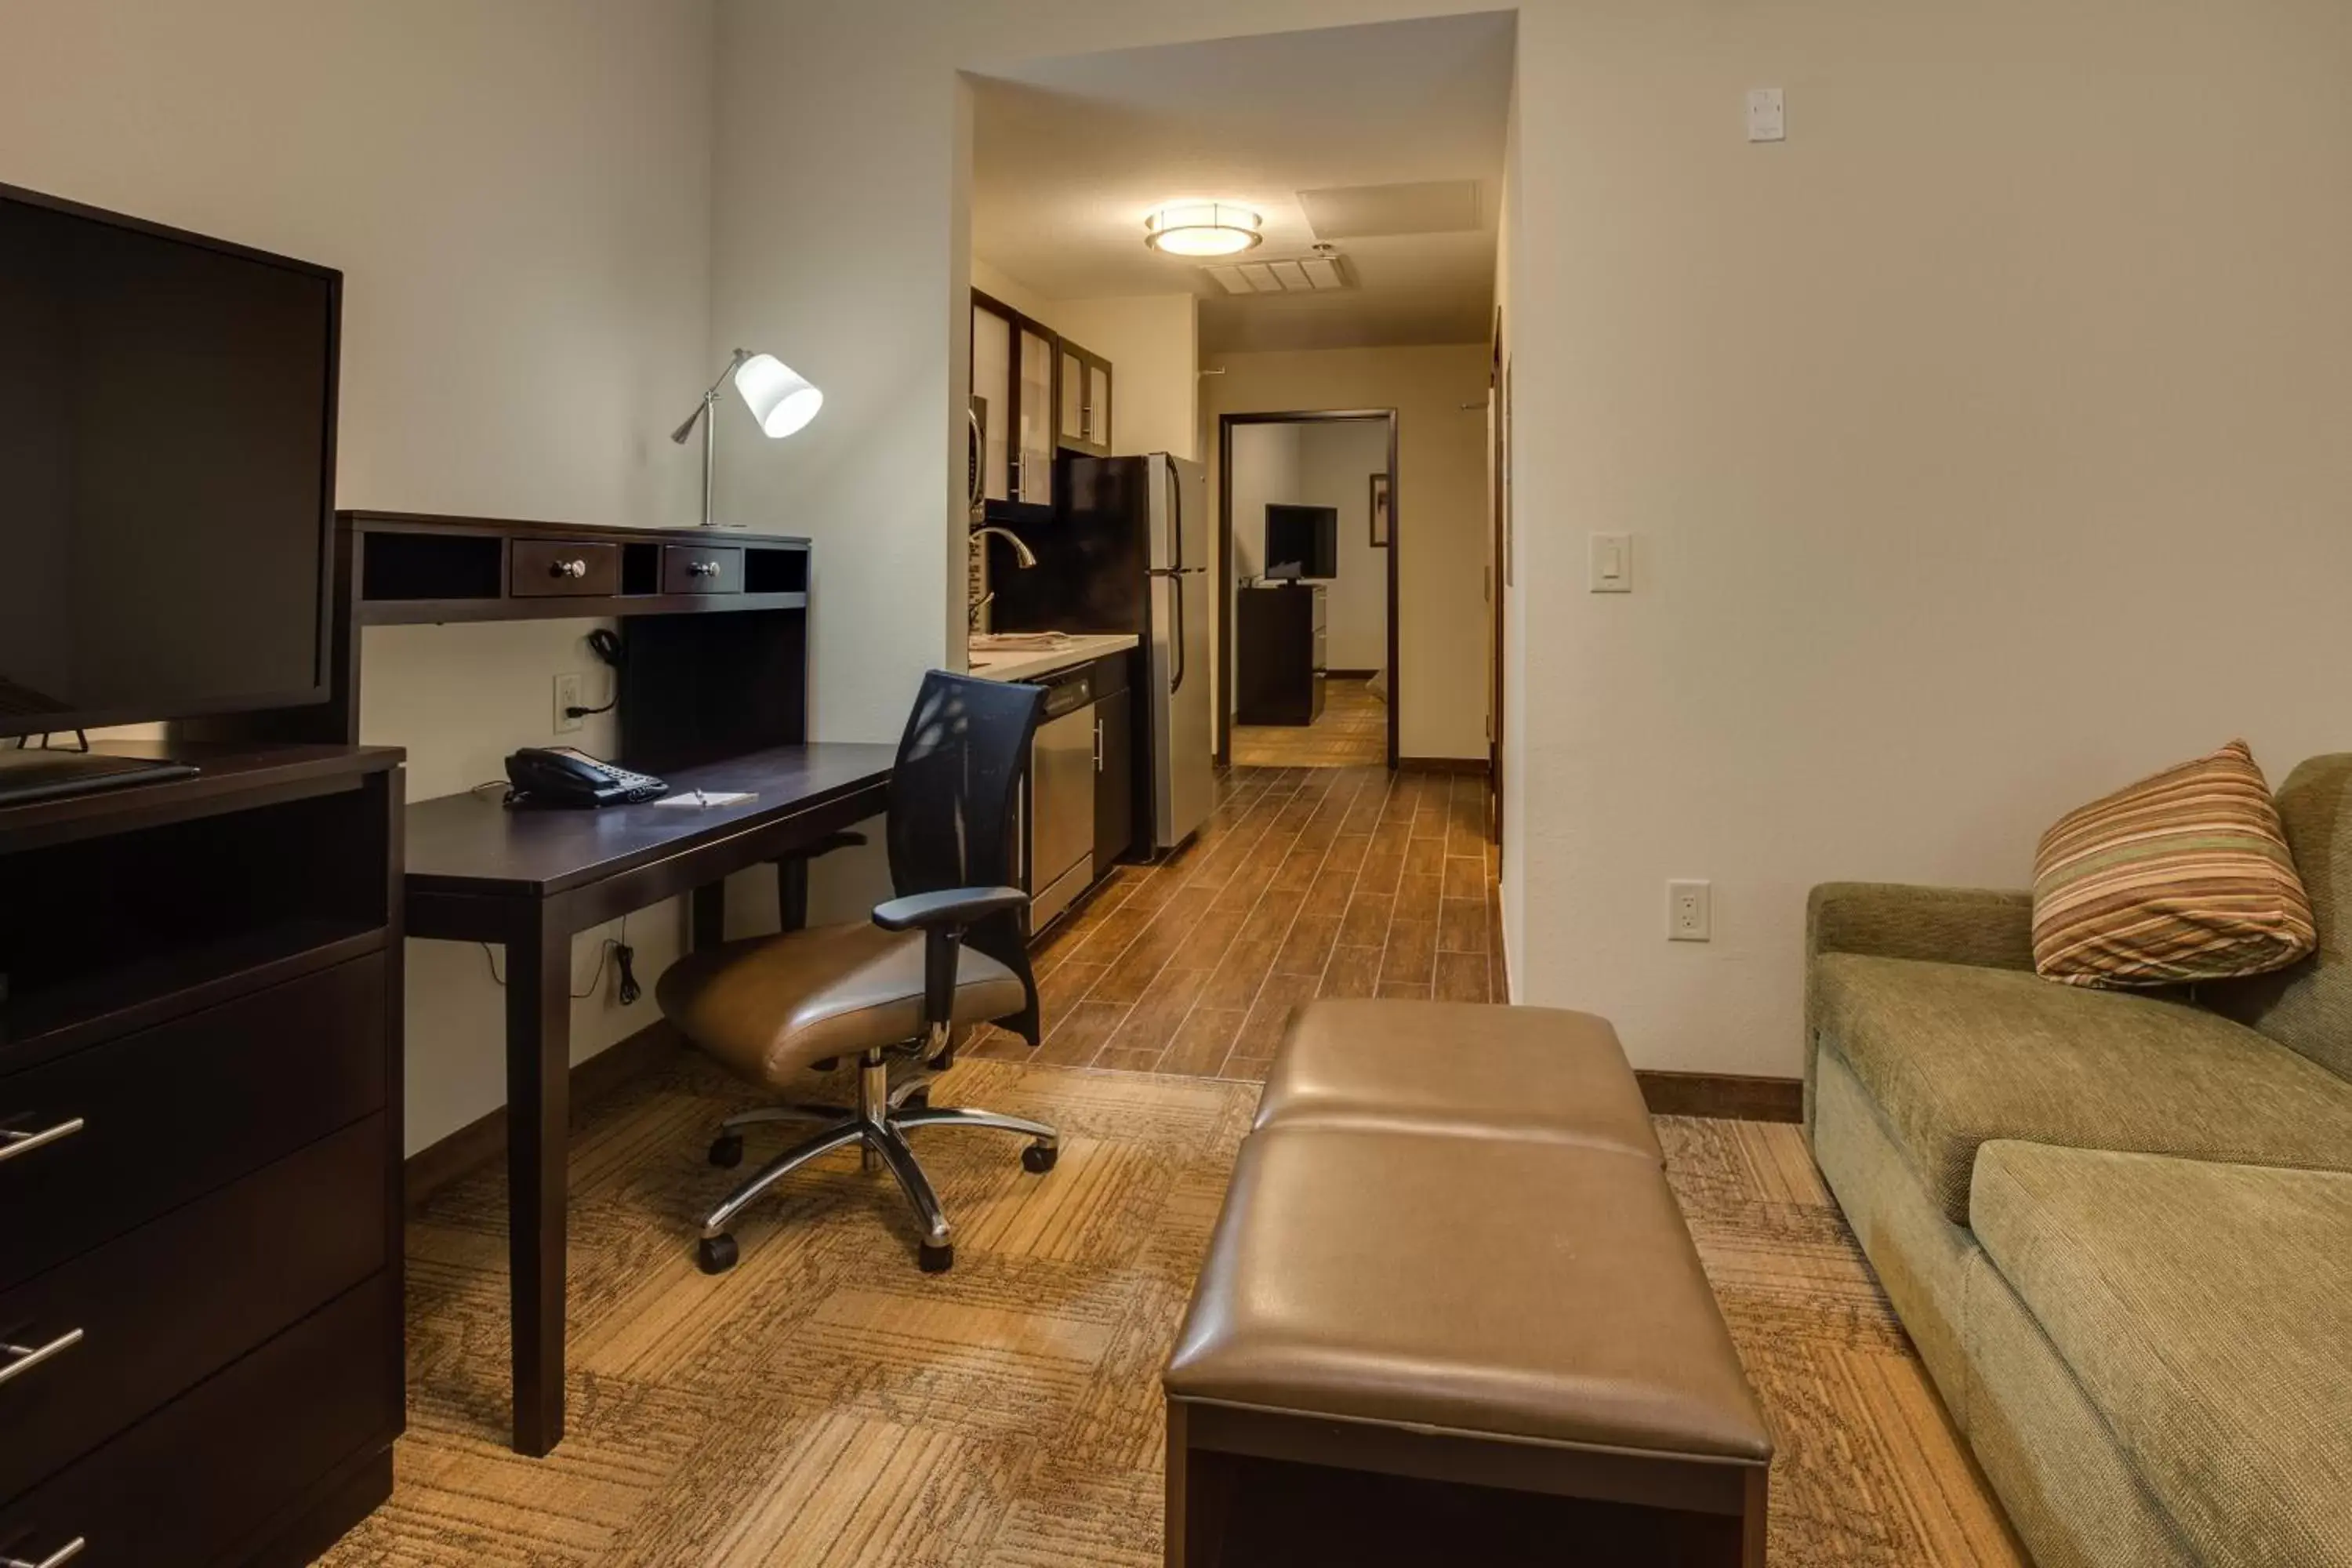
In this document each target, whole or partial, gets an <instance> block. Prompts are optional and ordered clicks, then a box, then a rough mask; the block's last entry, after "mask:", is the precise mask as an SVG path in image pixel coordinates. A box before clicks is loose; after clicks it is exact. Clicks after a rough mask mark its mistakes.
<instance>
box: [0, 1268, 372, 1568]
mask: <svg viewBox="0 0 2352 1568" xmlns="http://www.w3.org/2000/svg"><path fill="white" fill-rule="evenodd" d="M393 1280H394V1276H392V1275H390V1274H383V1275H379V1276H378V1277H376V1278H375V1279H372V1280H370V1281H369V1282H367V1283H366V1284H364V1285H362V1286H360V1287H359V1288H358V1289H354V1290H352V1291H349V1292H346V1293H345V1294H344V1295H342V1296H341V1297H338V1298H337V1299H336V1300H334V1301H332V1302H331V1303H330V1304H329V1305H328V1306H326V1307H324V1308H322V1309H321V1310H319V1311H318V1312H316V1313H314V1314H312V1315H311V1316H310V1317H309V1318H306V1319H304V1320H303V1321H301V1322H300V1323H299V1324H297V1325H296V1326H295V1327H293V1328H291V1329H289V1330H288V1331H286V1332H285V1333H283V1334H280V1335H278V1337H277V1338H276V1339H274V1340H272V1341H270V1342H268V1344H266V1345H264V1346H262V1347H261V1348H260V1349H258V1350H257V1351H255V1352H253V1353H252V1354H250V1355H248V1356H247V1357H245V1358H244V1359H243V1360H241V1361H239V1362H236V1363H235V1364H233V1365H231V1366H229V1367H227V1368H226V1369H225V1370H224V1371H222V1372H220V1373H216V1374H215V1375H214V1376H213V1377H211V1378H209V1379H207V1380H206V1381H205V1382H204V1383H202V1384H198V1385H197V1386H196V1387H195V1388H194V1389H192V1390H190V1391H189V1392H188V1393H186V1394H183V1395H182V1396H181V1397H180V1398H178V1399H176V1400H173V1402H172V1403H171V1404H169V1405H165V1406H163V1409H161V1410H159V1411H157V1412H156V1413H155V1414H154V1415H151V1416H149V1417H148V1418H147V1419H146V1420H145V1421H142V1422H141V1423H140V1424H139V1425H138V1426H133V1427H131V1429H130V1430H128V1431H126V1432H124V1433H123V1434H121V1436H118V1437H116V1438H114V1439H113V1440H112V1441H110V1442H109V1443H108V1444H106V1446H105V1447H101V1448H100V1449H98V1450H97V1451H96V1452H94V1453H92V1454H91V1455H89V1458H84V1459H81V1460H79V1461H78V1462H77V1463H75V1464H74V1465H72V1466H71V1467H70V1468H68V1469H66V1470H64V1471H62V1472H61V1473H59V1474H58V1476H57V1477H56V1479H52V1480H49V1481H46V1482H44V1483H42V1485H40V1486H39V1487H37V1488H36V1489H34V1490H32V1491H30V1492H27V1493H26V1494H25V1495H23V1496H22V1497H18V1498H16V1499H13V1500H9V1501H6V1502H0V1556H13V1557H18V1558H23V1559H26V1560H27V1561H30V1562H35V1563H38V1562H40V1561H42V1560H43V1559H44V1558H46V1557H47V1556H49V1555H50V1554H51V1553H53V1552H58V1551H59V1550H61V1549H62V1548H64V1547H65V1546H66V1544H67V1543H68V1542H73V1541H77V1540H79V1541H80V1542H83V1548H82V1550H81V1552H79V1554H78V1555H76V1556H75V1557H74V1558H73V1560H72V1561H73V1568H156V1565H157V1564H161V1563H170V1564H173V1568H183V1565H184V1568H210V1565H213V1564H221V1563H226V1562H227V1561H230V1560H231V1558H230V1553H231V1552H236V1556H237V1558H239V1559H241V1558H243V1557H245V1556H246V1555H247V1553H249V1552H250V1551H251V1549H252V1548H253V1546H254V1545H255V1544H257V1543H255V1542H251V1541H249V1540H248V1539H247V1536H248V1535H249V1532H250V1531H252V1530H253V1529H254V1527H255V1521H258V1520H267V1519H270V1518H272V1517H273V1516H275V1515H277V1514H278V1513H280V1512H282V1511H283V1510H286V1509H288V1508H289V1507H290V1506H291V1505H293V1504H294V1503H296V1502H297V1501H298V1500H301V1498H302V1495H303V1493H304V1491H305V1490H306V1489H310V1488H311V1487H314V1486H316V1485H317V1484H318V1483H320V1481H323V1480H324V1479H326V1478H327V1477H328V1476H329V1475H331V1473H332V1472H333V1471H334V1470H335V1469H336V1468H338V1467H340V1466H341V1465H343V1464H345V1463H347V1462H349V1461H351V1460H352V1459H353V1458H357V1457H358V1456H360V1455H362V1454H363V1453H366V1452H369V1451H372V1450H375V1449H381V1448H383V1447H389V1446H390V1444H391V1441H392V1439H393V1437H394V1436H395V1435H396V1434H397V1433H398V1431H399V1429H400V1422H401V1397H402V1394H401V1387H400V1378H401V1373H400V1367H399V1363H397V1362H396V1361H395V1360H394V1358H392V1357H390V1356H387V1355H386V1354H385V1353H384V1349H383V1347H384V1345H385V1343H386V1342H387V1341H388V1340H389V1339H391V1338H392V1337H393V1336H395V1335H397V1334H398V1332H399V1325H398V1322H397V1317H398V1313H399V1294H398V1291H397V1290H396V1289H394V1284H393Z"/></svg>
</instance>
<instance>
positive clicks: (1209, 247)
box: [1143, 202, 1265, 256]
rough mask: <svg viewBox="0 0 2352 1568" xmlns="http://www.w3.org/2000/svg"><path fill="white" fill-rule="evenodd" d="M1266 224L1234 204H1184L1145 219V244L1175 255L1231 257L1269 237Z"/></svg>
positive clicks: (1247, 209)
mask: <svg viewBox="0 0 2352 1568" xmlns="http://www.w3.org/2000/svg"><path fill="white" fill-rule="evenodd" d="M1262 221H1263V220H1262V219H1260V218H1259V216H1257V214H1255V213H1254V212H1252V211H1251V210H1250V209H1249V208H1247V207H1243V206H1235V205H1234V204H1233V203H1231V202H1180V203H1177V204H1175V205H1170V206H1164V207H1161V208H1160V210H1159V211H1158V212H1156V213H1153V214H1152V215H1151V216H1150V217H1148V218H1145V219H1144V220H1143V243H1144V244H1145V245H1148V246H1150V247H1151V248H1152V249H1154V250H1160V251H1165V252H1167V253H1168V254H1169V255H1171V256H1231V255H1232V254H1233V253H1234V252H1235V251H1237V250H1247V249H1249V248H1250V247H1252V246H1254V245H1255V244H1257V243H1258V242H1259V241H1260V240H1261V239H1264V238H1265V236H1264V235H1262V234H1260V233H1259V232H1258V225H1259V223H1260V222H1262Z"/></svg>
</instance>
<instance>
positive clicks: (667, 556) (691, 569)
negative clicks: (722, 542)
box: [662, 544, 743, 594]
mask: <svg viewBox="0 0 2352 1568" xmlns="http://www.w3.org/2000/svg"><path fill="white" fill-rule="evenodd" d="M742 591H743V552H741V551H740V550H730V549H721V548H706V547H704V546H701V545H697V544H665V545H663V546H662V592H663V593H665V594H740V593H741V592H742Z"/></svg>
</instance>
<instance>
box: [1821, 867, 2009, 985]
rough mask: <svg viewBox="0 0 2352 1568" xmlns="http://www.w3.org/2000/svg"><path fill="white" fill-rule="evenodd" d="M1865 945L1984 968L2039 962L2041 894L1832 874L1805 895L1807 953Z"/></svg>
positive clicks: (1878, 951) (1870, 950)
mask: <svg viewBox="0 0 2352 1568" xmlns="http://www.w3.org/2000/svg"><path fill="white" fill-rule="evenodd" d="M1825 952H1853V953H1862V954H1864V955H1866V956H1869V957H1872V958H1918V959H1927V960H1929V961H1931V962H1933V963H1970V964H1975V965H1977V966H1978V967H1979V968H1984V969H2031V968H2032V967H2033V895H2032V894H2031V893H2026V892H2011V891H2006V890H2002V889H1990V888H1919V887H1910V886H1906V885H1905V884H1903V883H1899V882H1824V883H1822V885H1821V886H1820V887H1818V888H1815V889H1813V891H1812V896H1811V898H1809V899H1807V900H1805V956H1806V958H1807V959H1809V960H1810V959H1812V958H1817V957H1819V956H1820V955H1821V954H1822V953H1825Z"/></svg>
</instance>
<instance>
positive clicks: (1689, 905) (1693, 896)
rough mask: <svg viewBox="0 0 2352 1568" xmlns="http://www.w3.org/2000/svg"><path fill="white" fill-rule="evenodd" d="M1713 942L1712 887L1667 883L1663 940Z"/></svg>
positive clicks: (1696, 884) (1713, 907) (1713, 912)
mask: <svg viewBox="0 0 2352 1568" xmlns="http://www.w3.org/2000/svg"><path fill="white" fill-rule="evenodd" d="M1714 939H1715V888H1714V886H1713V884H1711V883H1708V882H1699V881H1691V882H1668V883H1667V884H1666V940H1667V941H1668V942H1712V941H1713V940H1714Z"/></svg>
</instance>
